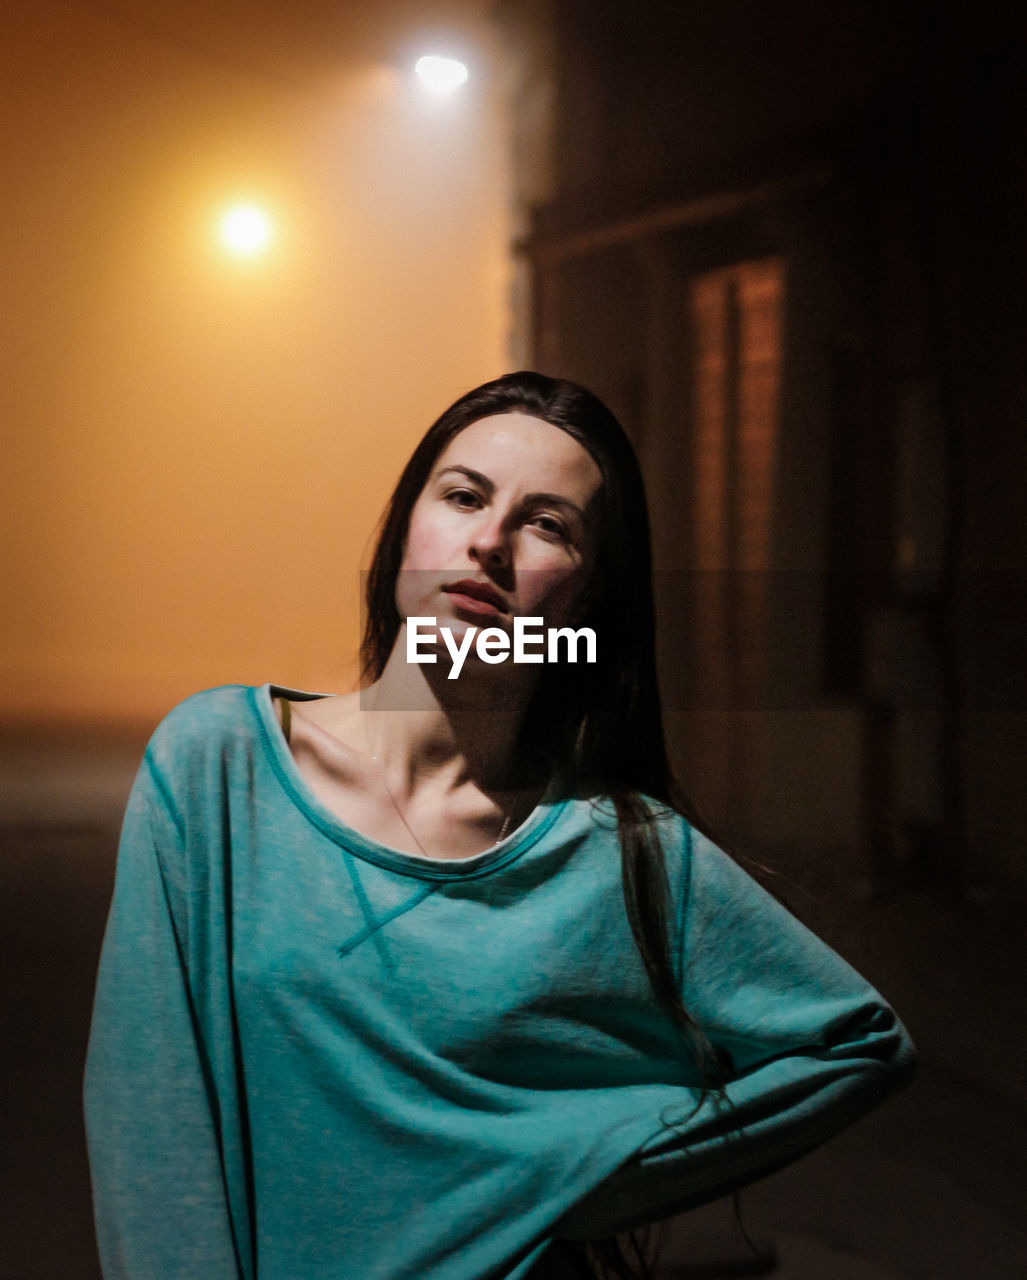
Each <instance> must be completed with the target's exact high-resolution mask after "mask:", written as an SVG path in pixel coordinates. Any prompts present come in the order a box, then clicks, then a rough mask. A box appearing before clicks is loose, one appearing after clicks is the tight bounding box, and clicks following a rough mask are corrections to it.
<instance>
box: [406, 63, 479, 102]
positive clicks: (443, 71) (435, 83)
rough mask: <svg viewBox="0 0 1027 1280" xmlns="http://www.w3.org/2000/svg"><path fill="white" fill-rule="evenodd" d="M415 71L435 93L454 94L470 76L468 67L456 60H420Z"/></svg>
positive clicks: (415, 66)
mask: <svg viewBox="0 0 1027 1280" xmlns="http://www.w3.org/2000/svg"><path fill="white" fill-rule="evenodd" d="M414 71H415V72H416V73H417V76H418V78H419V79H420V80H421V82H422V83H423V84H424V85H425V86H426V87H427V88H429V89H430V90H431V91H432V92H433V93H452V91H453V90H454V89H456V88H459V86H460V85H462V84H463V83H464V81H465V80H466V79H467V76H468V71H467V67H466V66H465V65H464V63H462V62H457V60H456V59H455V58H436V57H432V56H428V57H424V58H418V59H417V62H416V63H415V65H414Z"/></svg>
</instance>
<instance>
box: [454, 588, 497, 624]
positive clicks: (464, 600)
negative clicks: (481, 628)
mask: <svg viewBox="0 0 1027 1280" xmlns="http://www.w3.org/2000/svg"><path fill="white" fill-rule="evenodd" d="M446 594H447V595H448V596H449V598H450V600H452V601H453V603H454V604H455V605H457V606H458V607H459V608H461V609H466V610H467V612H468V613H477V614H480V615H482V616H483V617H488V618H501V617H502V616H503V610H502V609H500V608H498V607H497V606H496V605H494V604H493V603H492V602H491V601H490V600H479V599H478V598H477V597H476V596H468V595H465V594H464V593H463V592H462V591H447V592H446Z"/></svg>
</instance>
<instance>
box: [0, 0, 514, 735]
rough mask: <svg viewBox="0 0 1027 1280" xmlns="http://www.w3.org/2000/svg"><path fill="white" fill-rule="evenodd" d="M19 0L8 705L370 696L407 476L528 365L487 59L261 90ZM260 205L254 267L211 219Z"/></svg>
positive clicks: (366, 70)
mask: <svg viewBox="0 0 1027 1280" xmlns="http://www.w3.org/2000/svg"><path fill="white" fill-rule="evenodd" d="M24 10H25V11H24V13H21V14H20V15H17V22H18V23H20V29H19V30H18V31H17V33H16V36H17V46H18V49H19V53H18V55H17V57H16V58H15V59H14V64H13V66H12V68H11V73H10V74H7V75H6V79H5V81H4V84H3V86H2V88H0V107H2V116H3V123H2V125H0V128H2V129H3V135H2V138H0V141H2V142H3V143H4V147H3V151H4V154H5V155H6V156H10V157H11V159H10V160H8V161H5V165H6V176H5V177H3V178H0V182H2V183H3V187H4V190H3V191H2V192H0V195H2V198H3V202H4V203H3V212H2V213H0V217H2V218H3V220H4V222H5V223H6V224H7V225H6V230H7V232H8V234H6V235H4V237H3V238H2V240H0V276H2V278H3V279H5V280H7V281H9V282H11V283H10V285H9V286H7V287H6V288H7V289H8V297H7V299H6V301H5V304H4V306H5V310H6V311H7V312H8V318H9V319H12V320H13V332H12V334H11V343H10V347H9V359H8V360H7V362H6V367H5V368H4V370H3V384H4V385H3V387H2V390H0V395H2V397H3V410H2V412H3V419H4V422H3V433H4V440H5V443H4V446H3V479H2V484H3V489H4V493H3V511H2V515H0V521H2V523H0V536H2V537H3V546H4V551H3V570H2V572H3V589H4V599H5V601H6V602H7V605H6V607H5V609H4V615H5V616H4V624H3V631H2V641H0V671H2V675H3V687H4V697H3V699H2V706H0V721H2V720H3V719H14V720H20V719H22V718H23V717H25V716H31V715H40V716H43V717H44V718H47V719H49V718H53V717H55V716H67V717H69V718H72V719H82V718H92V717H101V718H103V719H109V718H112V717H113V718H118V717H121V718H125V719H132V720H138V719H143V720H146V719H153V718H156V717H158V716H159V715H161V714H162V713H163V712H164V711H165V710H167V709H168V707H170V706H171V705H172V704H173V703H174V702H176V701H177V700H178V699H180V698H181V697H183V696H185V695H186V694H188V693H190V692H192V691H193V690H195V689H198V688H203V687H206V686H208V685H212V684H220V683H224V682H228V681H244V682H253V683H256V682H260V681H264V680H268V679H271V680H275V681H278V682H280V683H288V684H293V685H297V686H300V687H307V688H340V687H345V686H346V684H347V683H348V682H349V681H350V680H351V679H352V676H353V674H354V670H355V669H354V667H353V665H352V662H351V657H352V654H353V651H354V649H355V646H356V641H357V626H358V612H359V602H358V591H359V577H358V574H359V568H360V566H361V563H366V549H367V543H368V540H369V537H370V535H371V532H372V529H373V527H374V524H375V521H376V519H377V517H378V514H379V512H380V510H381V507H382V505H383V502H384V500H385V498H386V496H387V494H388V491H389V489H390V487H391V484H392V482H393V481H394V479H395V477H396V475H397V473H398V470H399V468H400V466H401V464H402V462H403V460H404V459H405V457H406V455H407V454H408V453H409V451H410V448H411V447H412V445H413V443H414V442H415V441H416V439H417V438H418V436H419V435H420V434H421V432H422V431H423V430H424V428H425V427H426V426H427V425H428V424H429V423H430V421H431V420H432V419H433V418H434V417H435V415H436V414H437V413H438V412H439V411H441V409H443V408H444V407H445V405H446V404H448V403H449V402H450V400H452V399H453V398H455V396H456V395H458V394H459V393H460V392H461V391H463V390H465V389H466V388H467V387H468V386H470V385H473V384H474V383H476V382H478V381H481V380H483V379H485V378H487V377H492V376H495V375H496V374H497V373H499V372H501V371H502V370H503V368H504V366H505V351H506V340H507V332H506V330H507V317H506V301H507V290H508V283H507V268H506V262H505V248H506V243H507V229H506V224H505V201H506V182H505V173H504V168H503V161H502V150H503V149H502V143H501V138H500V134H499V129H498V126H497V110H496V107H495V104H494V102H493V101H492V99H491V96H490V91H489V90H488V87H487V76H485V77H483V78H479V80H478V87H477V88H476V89H473V90H469V91H467V92H465V93H464V94H463V96H462V98H459V99H456V100H453V101H449V102H447V103H446V104H444V105H442V104H439V103H438V102H436V103H433V104H429V103H427V102H426V101H425V100H423V99H422V98H420V97H419V96H418V95H417V94H416V93H415V92H414V91H413V89H412V87H411V86H410V85H409V84H408V83H407V82H405V81H404V80H403V79H402V78H401V77H399V76H397V75H396V74H393V73H390V72H389V71H388V70H387V69H386V68H385V67H384V66H378V67H374V66H372V65H363V66H362V65H360V64H359V62H358V63H357V64H356V65H353V66H351V67H349V68H347V69H346V70H345V71H344V72H341V73H340V74H339V76H338V77H332V76H329V75H326V74H324V73H323V68H321V69H319V72H318V74H317V76H316V77H315V76H314V75H313V74H311V75H310V76H309V78H305V77H304V75H303V74H302V68H299V69H298V70H297V71H296V73H295V74H289V75H284V74H283V75H280V76H279V75H275V76H269V77H268V78H267V82H266V83H264V82H263V81H262V80H261V79H260V78H259V77H252V76H249V77H248V76H247V75H246V74H244V73H239V72H237V71H235V70H232V71H226V70H224V69H222V68H219V67H218V66H217V64H216V62H208V61H204V60H202V59H193V58H191V57H190V56H189V54H188V52H187V51H182V50H176V49H173V48H171V47H168V48H162V47H161V46H160V44H159V43H154V42H153V41H152V40H149V39H147V38H143V36H142V35H134V34H133V33H132V32H131V31H130V30H127V29H122V28H117V27H114V26H112V25H110V24H107V23H105V22H104V21H103V19H102V14H101V13H100V11H94V10H92V8H91V7H90V6H68V5H59V4H56V3H48V2H47V0H42V2H41V3H40V4H39V5H34V6H32V7H31V8H30V7H29V6H28V5H25V6H24ZM168 12H171V10H168ZM276 70H277V69H276ZM483 80H484V83H483ZM235 196H247V197H250V198H252V199H256V200H259V201H262V202H265V203H266V204H267V205H268V206H269V207H270V208H271V209H272V210H273V211H274V213H275V215H276V217H277V240H276V243H275V245H274V247H273V249H272V250H271V252H269V253H268V254H267V255H266V257H265V258H264V259H263V260H261V261H259V262H251V263H239V262H232V261H229V260H228V259H227V258H226V256H225V255H224V254H223V253H222V252H221V251H220V249H219V248H218V247H217V245H216V243H215V240H214V238H213V235H212V226H213V219H214V217H215V215H216V213H217V211H218V210H219V208H221V207H222V206H223V204H224V203H225V202H226V201H228V200H230V199H231V198H232V197H235Z"/></svg>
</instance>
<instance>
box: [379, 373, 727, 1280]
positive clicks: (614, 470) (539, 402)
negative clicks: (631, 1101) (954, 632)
mask: <svg viewBox="0 0 1027 1280" xmlns="http://www.w3.org/2000/svg"><path fill="white" fill-rule="evenodd" d="M513 412H520V413H525V414H528V415H530V416H532V417H535V418H540V419H541V420H542V421H544V422H548V423H550V424H551V425H552V426H555V427H559V428H560V429H561V430H562V431H566V432H567V434H568V435H570V436H572V437H573V438H574V439H575V440H577V441H578V442H579V443H580V444H581V445H582V446H583V447H584V448H585V449H586V450H587V451H588V452H589V454H591V456H592V458H593V459H594V460H595V462H596V465H597V466H598V468H599V471H600V473H601V475H602V486H601V490H600V494H601V504H602V506H601V520H602V538H601V547H600V551H599V557H598V562H597V564H596V566H595V569H594V573H593V583H594V584H596V588H595V589H594V590H593V591H592V592H591V593H589V594H588V600H589V604H588V608H587V612H586V616H585V618H584V619H583V621H582V624H581V625H588V626H591V627H593V628H594V629H595V631H596V634H597V636H599V637H600V644H599V646H598V652H597V661H596V662H595V663H594V664H589V663H578V664H573V665H571V664H563V665H561V666H560V667H559V668H557V667H556V666H555V665H554V666H551V667H543V669H542V675H541V677H540V679H539V683H538V686H537V688H536V690H535V694H534V696H533V698H532V701H531V705H530V706H529V709H528V712H527V715H526V717H525V722H524V728H523V733H524V736H525V737H526V739H527V740H528V741H533V742H534V743H535V745H537V746H539V747H541V748H542V749H543V750H544V751H545V752H546V753H547V754H548V755H550V757H551V758H552V759H554V760H556V761H558V762H559V763H560V765H561V768H562V770H563V771H564V772H565V774H566V776H569V777H570V778H571V779H573V780H574V782H575V783H576V784H577V785H578V786H579V787H583V788H588V789H589V790H590V791H592V792H593V793H594V794H599V795H603V796H606V797H609V799H610V800H612V802H613V804H614V806H615V808H616V813H617V822H618V828H619V836H620V845H621V859H622V869H623V884H624V902H625V906H626V909H627V916H628V920H629V922H630V924H631V930H632V933H633V934H634V938H635V941H636V943H637V946H638V950H639V953H640V955H641V957H642V961H643V963H644V965H645V969H646V972H647V974H648V976H649V981H650V983H651V985H652V989H653V992H654V994H655V996H656V998H657V1000H658V1001H659V1003H660V1004H661V1005H662V1006H663V1008H664V1009H665V1010H666V1011H667V1013H668V1014H669V1015H670V1016H671V1018H672V1019H673V1021H674V1023H675V1024H676V1025H677V1026H678V1027H679V1029H680V1030H681V1032H682V1034H683V1037H684V1039H685V1042H686V1044H687V1045H688V1047H689V1048H690V1049H691V1051H692V1053H693V1054H694V1056H695V1060H696V1062H697V1065H698V1067H699V1069H700V1072H701V1075H702V1079H703V1081H704V1082H705V1084H706V1085H707V1086H708V1087H711V1088H714V1089H719V1088H720V1086H721V1085H722V1084H723V1077H722V1072H721V1064H720V1063H719V1061H718V1058H717V1056H716V1054H715V1053H714V1050H713V1048H712V1046H711V1044H710V1042H709V1040H708V1039H707V1037H706V1036H705V1034H704V1033H703V1031H702V1029H701V1028H700V1027H699V1025H698V1024H697V1023H696V1022H695V1020H694V1019H693V1018H692V1017H691V1015H690V1014H689V1013H688V1010H687V1009H686V1008H685V1006H684V1004H683V1002H682V998H681V993H680V990H679V988H678V983H677V980H676V977H675V969H674V964H673V961H672V959H671V949H670V939H669V932H668V924H667V921H668V893H667V876H666V869H665V863H664V854H663V849H662V846H661V844H660V839H659V834H658V831H657V829H656V827H655V825H654V823H655V818H656V816H657V811H656V810H654V809H653V807H652V805H651V804H650V803H648V802H647V801H646V800H645V799H644V798H643V797H649V799H650V801H655V802H656V805H657V809H658V807H659V806H665V807H666V808H670V809H673V810H675V811H677V812H678V813H681V814H683V815H684V816H685V817H686V818H687V819H688V820H689V821H690V822H691V823H692V824H693V825H694V826H697V827H699V828H700V829H707V828H706V824H704V823H702V821H701V820H700V818H699V815H698V814H697V813H696V812H695V809H694V807H693V806H692V805H691V803H690V802H689V801H688V800H687V798H686V797H685V796H684V795H683V794H682V793H681V791H680V789H679V788H678V786H677V784H676V783H675V780H674V777H673V774H672V771H671V768H670V763H669V761H668V758H667V748H666V742H665V737H664V730H663V718H662V714H661V710H660V698H659V689H658V685H657V676H656V649H655V607H654V603H653V588H652V548H651V537H650V531H649V516H648V512H647V508H646V497H645V486H644V484H643V480H642V473H641V470H640V468H639V465H638V460H637V458H636V457H635V452H634V449H633V448H632V446H631V443H630V441H629V440H628V437H627V435H626V434H625V432H624V429H623V427H622V426H621V425H620V423H619V422H618V421H617V419H616V417H615V416H614V415H613V414H612V413H611V412H610V410H609V409H608V408H607V407H606V405H604V404H603V403H602V401H601V400H599V399H598V397H596V396H594V395H593V394H592V393H591V392H590V391H586V390H585V388H584V387H580V386H578V385H577V384H576V383H573V382H567V381H565V380H562V379H555V378H549V377H546V376H544V375H543V374H540V373H534V372H531V371H529V370H522V371H520V372H518V373H509V374H506V375H505V376H504V377H501V378H497V379H496V380H495V381H493V382H487V383H485V384H484V385H483V386H480V387H476V388H475V389H474V390H472V391H469V392H467V394H466V395H463V396H461V397H460V399H459V400H457V401H456V402H455V403H454V404H453V405H451V406H450V407H449V408H448V409H447V410H446V411H445V413H443V414H442V415H441V417H439V418H438V419H437V421H436V422H435V423H434V424H433V425H432V426H431V427H430V428H429V430H428V431H427V433H426V434H425V436H424V437H423V439H422V440H421V442H420V444H419V445H418V446H417V448H416V449H415V450H414V452H413V455H412V456H411V458H410V461H409V462H408V463H407V465H406V467H405V469H404V471H403V474H402V475H401V476H400V479H399V482H398V484H397V485H396V489H395V491H394V493H393V495H392V498H391V500H390V502H389V505H388V507H387V509H386V512H385V516H384V518H383V522H382V527H381V532H380V534H379V537H378V542H377V546H376V549H375V553H374V557H373V560H372V563H371V567H370V570H369V572H368V576H367V585H366V604H367V621H366V625H365V630H364V637H363V642H362V645H361V667H362V679H363V682H364V683H365V684H367V683H371V682H372V681H374V680H377V679H378V678H379V676H380V675H381V674H382V672H383V670H384V668H385V664H386V662H387V660H388V657H389V654H390V653H391V651H392V647H393V644H394V643H395V640H396V636H397V633H398V631H399V627H400V617H399V613H398V610H397V608H396V599H395V597H396V581H397V576H398V574H399V569H400V564H401V562H402V558H403V549H404V543H405V539H406V533H407V527H408V523H409V519H410V512H411V509H412V508H413V505H414V503H415V502H416V501H417V499H418V497H419V496H420V494H421V492H422V490H423V489H424V486H425V484H426V483H427V481H428V478H429V476H430V474H431V471H432V468H433V466H434V465H435V462H436V461H437V459H438V458H439V456H440V455H441V453H442V451H443V450H444V449H445V448H446V446H447V444H448V443H449V442H450V440H452V439H453V437H454V436H456V435H457V434H458V433H459V432H460V431H462V430H463V429H464V428H465V427H468V426H470V425H471V423H473V422H477V421H479V420H480V419H482V418H487V417H491V416H493V415H496V414H502V413H513ZM557 680H558V682H559V683H558V686H557V684H556V683H555V682H556V681H557ZM707 833H708V829H707ZM630 1247H631V1249H632V1251H633V1253H634V1256H635V1259H636V1262H635V1264H632V1263H630V1262H629V1261H628V1260H627V1257H626V1250H624V1251H622V1249H621V1248H620V1246H619V1245H618V1244H617V1242H616V1241H613V1240H611V1241H606V1242H601V1243H599V1244H598V1245H592V1246H591V1247H590V1250H589V1254H590V1261H592V1262H594V1263H596V1264H598V1266H600V1267H601V1268H602V1272H601V1273H602V1274H604V1275H611V1274H612V1275H614V1276H624V1277H632V1276H635V1275H637V1274H638V1273H637V1272H636V1271H635V1270H634V1269H633V1266H634V1265H638V1266H639V1267H640V1268H641V1271H642V1274H643V1275H647V1274H649V1271H648V1266H647V1264H646V1262H645V1258H644V1256H643V1255H644V1250H643V1249H642V1248H641V1247H640V1246H639V1244H638V1242H637V1241H635V1240H632V1241H631V1245H630Z"/></svg>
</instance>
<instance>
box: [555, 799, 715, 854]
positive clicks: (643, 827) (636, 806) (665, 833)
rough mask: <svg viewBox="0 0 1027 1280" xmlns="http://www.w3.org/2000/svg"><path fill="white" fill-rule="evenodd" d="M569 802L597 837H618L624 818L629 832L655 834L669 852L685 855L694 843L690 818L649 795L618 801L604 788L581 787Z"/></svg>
mask: <svg viewBox="0 0 1027 1280" xmlns="http://www.w3.org/2000/svg"><path fill="white" fill-rule="evenodd" d="M566 801H567V808H568V809H569V810H570V812H571V813H573V814H575V815H576V816H577V818H578V820H579V821H580V822H581V823H582V824H583V825H585V826H587V827H588V828H590V829H591V831H592V832H593V833H594V834H596V835H603V834H607V835H609V836H611V837H612V838H614V839H616V838H618V837H619V835H620V832H621V818H622V817H623V818H624V820H625V823H626V824H627V826H628V827H629V829H630V828H632V827H634V828H636V829H638V830H639V831H643V832H647V833H648V834H650V835H655V836H656V837H657V838H658V839H659V841H660V845H661V847H662V848H663V849H664V851H665V852H668V851H670V850H673V851H675V852H677V853H682V852H684V851H685V850H686V848H687V846H688V845H689V844H690V842H691V837H692V828H691V826H690V824H689V822H688V820H687V818H685V817H684V815H683V814H681V813H680V812H678V810H677V809H675V808H674V807H673V805H671V804H668V803H667V802H665V801H663V800H658V799H656V798H655V797H654V796H651V795H648V794H646V793H645V792H641V791H637V792H631V793H628V795H627V797H626V798H625V799H624V800H621V801H619V802H618V800H615V799H614V797H613V796H611V795H609V794H607V793H606V792H605V791H603V790H602V789H600V788H595V787H588V786H579V787H576V788H574V790H573V791H572V792H571V793H570V794H569V795H568V796H567V797H566Z"/></svg>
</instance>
